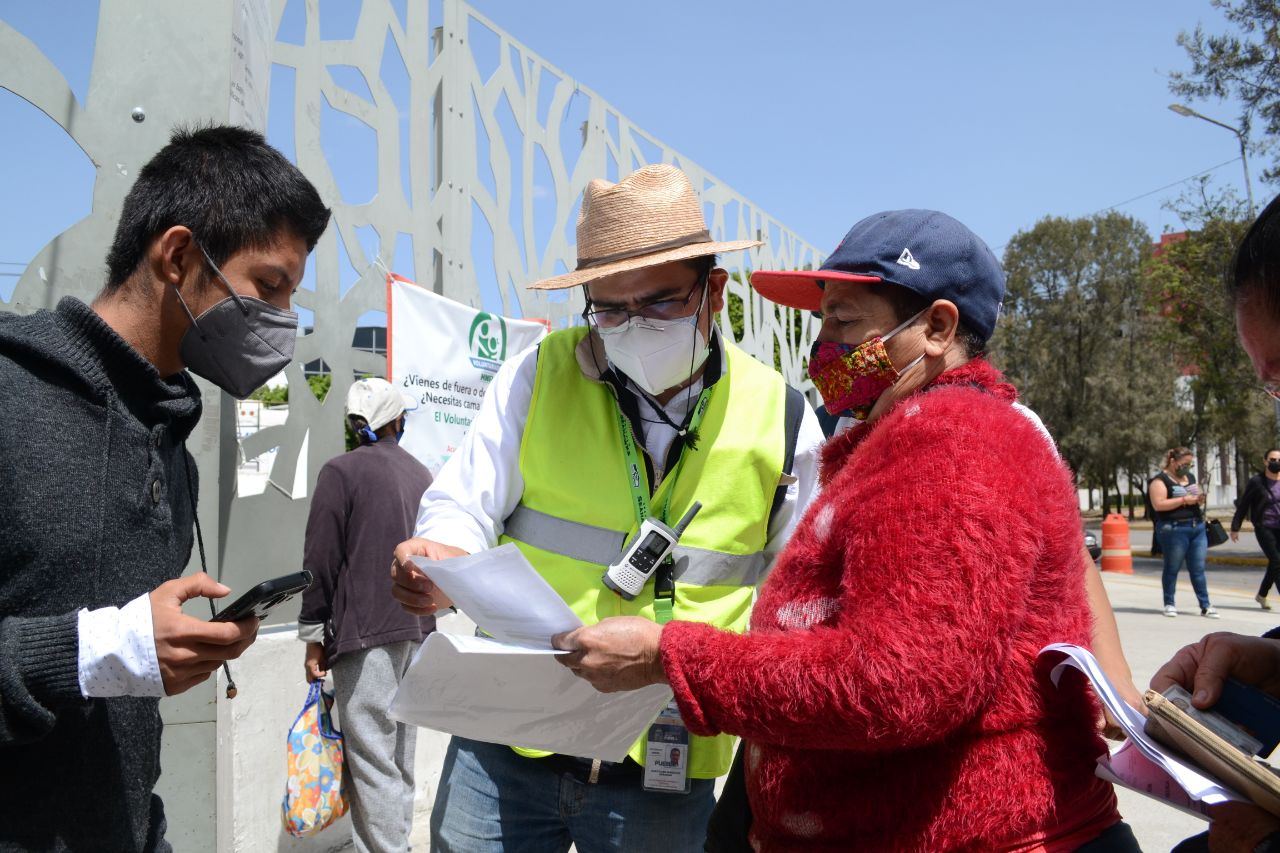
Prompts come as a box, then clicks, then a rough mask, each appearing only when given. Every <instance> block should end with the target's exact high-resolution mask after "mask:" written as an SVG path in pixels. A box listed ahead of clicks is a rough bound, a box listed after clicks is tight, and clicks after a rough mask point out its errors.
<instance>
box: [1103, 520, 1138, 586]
mask: <svg viewBox="0 0 1280 853" xmlns="http://www.w3.org/2000/svg"><path fill="white" fill-rule="evenodd" d="M1102 570H1103V571H1104V572H1119V573H1121V574H1125V575H1131V574H1133V551H1132V550H1131V549H1130V547H1129V522H1128V521H1126V520H1125V517H1124V516H1123V515H1121V514H1120V513H1118V512H1113V513H1111V514H1110V515H1108V516H1107V517H1106V518H1104V519H1103V520H1102Z"/></svg>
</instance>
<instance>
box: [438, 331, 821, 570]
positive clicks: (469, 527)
mask: <svg viewBox="0 0 1280 853" xmlns="http://www.w3.org/2000/svg"><path fill="white" fill-rule="evenodd" d="M715 334H717V335H718V334H719V331H718V330H717V332H716V333H715ZM720 352H721V353H722V355H721V359H722V362H721V363H722V365H723V363H724V362H723V359H724V356H723V352H724V346H723V343H722V344H721V346H720ZM537 364H538V359H537V348H536V347H534V348H531V349H528V350H525V351H524V352H522V353H520V354H518V355H516V356H513V357H512V358H509V359H507V361H506V362H504V363H503V365H502V367H501V368H499V369H498V372H497V374H495V375H494V377H493V380H492V381H491V382H490V383H489V391H488V393H487V394H486V395H485V398H484V400H483V402H482V403H481V404H480V411H479V412H477V413H476V416H475V419H474V420H473V421H472V422H471V429H470V431H469V432H468V433H467V436H466V438H464V439H463V441H462V444H461V446H460V447H459V448H458V450H457V452H456V453H454V455H453V456H452V457H450V458H449V461H447V462H446V463H445V464H444V465H443V467H441V469H440V472H439V474H437V475H436V478H435V480H434V482H432V484H431V488H429V489H427V491H426V493H425V494H424V495H423V496H422V504H421V505H420V507H419V509H418V524H417V530H416V532H415V534H414V535H416V536H419V537H421V538H423V539H431V540H433V541H436V542H442V543H444V544H446V545H452V546H454V547H455V548H461V549H462V550H464V551H467V552H469V553H475V552H477V551H483V550H485V549H486V548H492V547H494V546H496V545H497V544H498V537H499V536H501V535H502V530H503V522H504V521H505V520H506V519H507V517H508V516H510V515H511V513H512V512H513V511H514V510H515V508H516V506H517V505H518V504H519V503H520V497H521V495H522V494H523V493H524V479H523V477H522V476H521V474H520V442H521V439H522V438H523V436H524V428H525V423H526V422H527V421H528V418H529V404H530V401H531V400H532V398H533V381H534V375H535V372H536V369H537ZM627 388H628V390H629V391H630V392H631V393H633V394H635V395H636V397H637V400H638V402H639V404H640V413H641V419H642V421H643V427H644V429H643V432H644V435H643V437H642V438H641V440H642V442H643V443H644V446H645V450H646V451H648V454H649V458H650V460H651V461H652V462H653V463H654V467H655V471H654V476H655V479H657V480H659V481H660V478H661V466H662V464H663V462H664V461H665V459H666V454H667V449H668V448H669V447H670V445H671V441H672V440H673V439H674V438H675V435H676V431H675V430H674V429H673V428H672V427H670V426H668V425H667V424H666V423H664V422H662V420H661V419H660V418H659V417H657V414H656V411H655V408H656V407H657V406H658V403H657V401H656V400H654V399H653V398H652V397H650V396H649V395H647V394H645V393H643V392H641V391H638V390H637V389H636V388H635V387H634V385H632V384H631V383H630V382H628V384H627ZM701 393H702V383H701V382H700V381H699V382H695V383H694V384H693V385H691V386H690V387H689V388H687V389H685V390H683V391H681V392H680V393H678V394H676V395H675V397H673V398H672V399H671V401H670V402H668V403H667V404H666V405H665V406H663V407H662V408H663V411H664V412H665V413H666V415H667V417H668V418H669V419H670V420H671V421H673V422H674V423H683V422H684V418H685V416H686V415H687V414H688V413H689V409H690V408H691V407H692V406H693V405H694V403H695V402H696V401H697V399H698V395H699V394H701ZM823 440H824V436H823V434H822V428H821V427H820V426H819V424H818V417H817V415H816V414H814V412H813V409H811V408H810V407H808V406H805V411H804V413H803V415H802V417H801V420H800V430H799V435H798V436H797V438H796V454H795V461H794V463H793V464H792V468H791V472H790V473H791V474H792V475H793V476H794V478H795V482H793V483H790V484H789V485H788V486H787V491H786V498H785V499H784V501H783V503H782V506H780V507H779V508H778V511H777V512H776V513H775V514H774V516H773V518H772V520H771V521H770V524H769V540H768V542H767V544H766V545H765V549H764V550H765V555H766V557H767V558H768V559H769V560H770V562H772V560H773V559H774V558H775V557H777V555H778V553H779V552H780V551H781V550H782V548H783V546H784V545H785V544H786V542H787V539H788V538H789V537H790V535H791V531H792V530H793V529H794V528H795V526H796V524H797V522H799V520H800V518H801V517H802V516H803V515H804V511H805V510H806V509H807V508H808V506H809V504H810V503H811V502H812V501H813V499H814V497H815V496H816V495H817V492H818V452H819V448H820V447H821V445H822V442H823ZM618 452H619V453H621V452H622V451H621V449H619V451H618Z"/></svg>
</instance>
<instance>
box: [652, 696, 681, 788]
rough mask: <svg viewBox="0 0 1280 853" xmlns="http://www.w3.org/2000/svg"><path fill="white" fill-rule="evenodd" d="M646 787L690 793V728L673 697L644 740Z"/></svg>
mask: <svg viewBox="0 0 1280 853" xmlns="http://www.w3.org/2000/svg"><path fill="white" fill-rule="evenodd" d="M644 789H645V790H646V791H666V792H668V793H672V794H687V793H689V790H690V784H689V730H688V729H687V728H685V725H684V721H683V720H681V719H680V709H679V708H678V707H677V706H676V703H675V700H672V701H671V702H670V703H669V704H668V705H667V707H665V708H663V709H662V713H660V714H659V715H658V719H656V720H654V723H653V725H652V726H650V727H649V736H648V738H647V739H646V740H645V755H644Z"/></svg>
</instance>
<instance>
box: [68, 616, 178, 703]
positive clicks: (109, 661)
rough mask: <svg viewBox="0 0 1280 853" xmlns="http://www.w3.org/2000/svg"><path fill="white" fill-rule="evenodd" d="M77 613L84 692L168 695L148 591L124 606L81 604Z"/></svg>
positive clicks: (94, 695) (89, 695) (91, 695)
mask: <svg viewBox="0 0 1280 853" xmlns="http://www.w3.org/2000/svg"><path fill="white" fill-rule="evenodd" d="M77 615H78V619H77V621H76V625H77V629H78V633H79V636H80V645H79V652H78V656H77V664H78V667H77V668H78V670H79V675H80V695H82V696H84V698H86V699H93V698H105V697H108V696H164V679H163V678H162V677H161V676H160V662H159V660H157V658H156V637H155V628H154V625H153V624H152V621H151V596H150V595H149V594H143V595H140V596H138V597H137V598H135V599H134V600H133V601H130V602H129V603H128V604H126V605H125V606H124V607H102V608H99V609H97V610H81V611H80V612H79V614H77Z"/></svg>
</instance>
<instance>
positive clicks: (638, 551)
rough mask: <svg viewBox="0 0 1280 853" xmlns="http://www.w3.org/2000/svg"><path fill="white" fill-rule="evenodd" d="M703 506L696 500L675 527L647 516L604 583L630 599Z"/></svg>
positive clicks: (610, 569)
mask: <svg viewBox="0 0 1280 853" xmlns="http://www.w3.org/2000/svg"><path fill="white" fill-rule="evenodd" d="M700 509H702V504H700V503H698V502H697V501H694V503H693V506H691V507H689V511H688V512H686V513H685V514H684V518H682V519H680V523H679V524H677V525H676V526H675V528H674V529H673V528H670V527H668V526H667V525H665V524H663V523H662V522H661V521H659V520H658V519H656V518H653V517H652V516H650V517H649V518H646V519H645V520H644V523H643V524H641V525H640V530H639V531H638V532H637V533H636V535H635V537H634V538H633V539H632V540H631V544H629V545H628V546H627V548H626V550H624V551H623V552H622V556H621V557H619V558H618V561H617V562H616V563H614V564H613V565H611V566H609V568H608V570H606V571H605V573H604V578H603V580H604V585H605V586H607V587H609V589H611V590H613V591H614V592H616V593H618V595H621V596H622V597H623V598H625V599H626V600H627V601H630V600H632V599H633V598H635V597H636V596H637V595H639V594H640V590H642V589H644V585H645V583H647V582H648V580H649V578H650V577H652V576H653V572H654V570H655V569H657V568H658V566H660V565H662V561H663V560H665V559H667V558H668V557H670V556H671V552H672V550H674V549H675V547H676V545H677V544H679V542H680V537H681V535H683V534H684V531H685V528H686V527H688V526H689V522H691V521H693V517H694V516H695V515H697V514H698V510H700Z"/></svg>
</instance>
